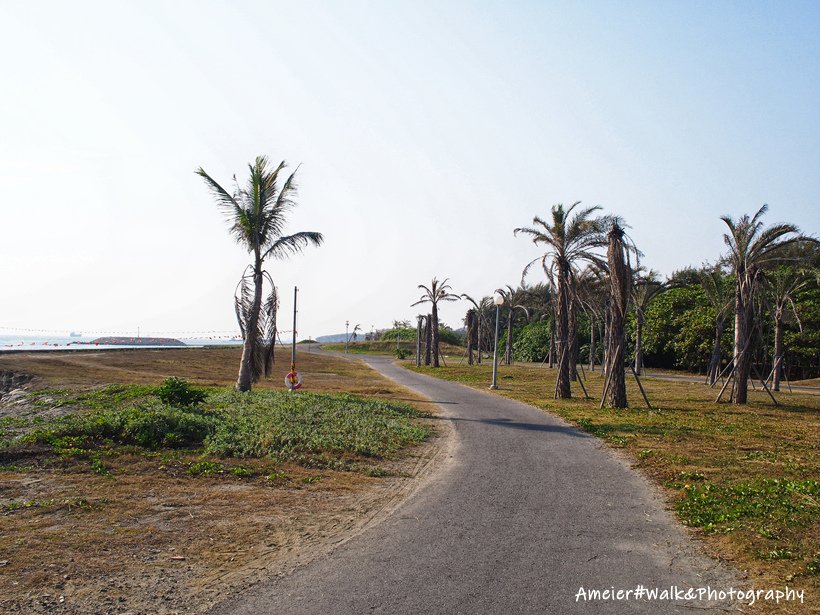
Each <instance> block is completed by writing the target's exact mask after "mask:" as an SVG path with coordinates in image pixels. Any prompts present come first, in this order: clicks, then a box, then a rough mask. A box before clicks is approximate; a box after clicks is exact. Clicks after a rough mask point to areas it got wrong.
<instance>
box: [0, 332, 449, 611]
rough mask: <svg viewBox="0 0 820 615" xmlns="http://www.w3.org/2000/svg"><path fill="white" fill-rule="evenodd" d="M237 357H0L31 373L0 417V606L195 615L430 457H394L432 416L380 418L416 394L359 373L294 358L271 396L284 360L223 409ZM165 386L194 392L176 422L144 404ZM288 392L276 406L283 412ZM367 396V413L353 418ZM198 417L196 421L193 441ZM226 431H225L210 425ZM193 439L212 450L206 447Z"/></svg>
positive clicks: (309, 357) (305, 552) (370, 507)
mask: <svg viewBox="0 0 820 615" xmlns="http://www.w3.org/2000/svg"><path fill="white" fill-rule="evenodd" d="M300 350H301V349H300ZM239 354H240V350H239V349H237V348H219V349H173V350H170V349H169V350H159V351H155V350H136V351H114V352H110V351H107V352H88V353H51V352H49V353H28V354H21V355H2V356H0V369H6V370H11V371H16V372H25V373H31V374H35V375H36V378H35V379H34V380H33V381H32V383H31V385H32V386H33V387H34V389H35V390H33V391H31V392H30V393H29V394H27V395H26V396H25V397H24V398H18V399H17V400H16V401H14V402H12V403H11V404H8V405H7V406H6V407H4V409H3V417H4V418H2V419H0V431H3V432H5V433H6V438H7V440H8V439H9V438H14V437H15V436H18V435H19V434H21V433H28V434H29V435H28V440H27V443H26V444H23V445H20V444H14V445H13V446H11V447H9V446H6V447H5V448H0V521H1V522H2V532H0V553H2V556H1V557H0V560H2V561H3V562H5V563H3V564H2V565H0V610H2V611H3V612H19V613H29V612H51V611H53V610H57V609H59V610H60V611H61V612H68V613H98V612H120V611H123V612H124V611H131V612H146V613H148V612H150V613H171V612H202V611H204V610H205V609H207V607H209V606H210V605H212V604H213V603H214V602H216V601H218V600H220V599H224V598H225V597H227V595H228V594H229V593H230V592H232V591H236V590H239V589H241V588H244V587H247V586H248V585H250V584H251V583H253V582H256V581H259V580H261V579H264V578H266V577H269V576H270V575H272V574H277V573H281V572H283V571H286V570H287V569H289V568H290V567H293V566H295V565H297V564H299V563H300V562H304V561H308V560H309V559H311V558H313V557H316V556H317V555H320V554H321V553H323V552H324V551H325V550H326V549H328V548H329V547H330V546H331V545H332V544H334V543H337V542H338V541H340V540H344V539H346V538H347V537H349V536H350V535H352V534H353V533H355V532H357V531H359V530H360V529H361V528H362V527H364V526H365V525H366V524H367V523H369V522H371V521H372V520H373V519H374V516H375V515H377V514H378V513H379V511H382V510H385V509H389V508H390V507H391V506H392V505H394V504H395V503H396V502H398V501H399V500H400V499H401V498H402V497H403V495H404V494H405V493H406V492H407V490H409V489H411V488H412V486H413V485H415V484H416V482H417V481H416V477H417V476H419V475H420V474H422V473H423V472H424V471H425V469H426V468H428V467H429V466H430V465H431V463H432V459H434V458H435V454H436V451H437V450H438V444H437V443H436V442H435V441H433V442H432V443H426V444H423V445H421V446H410V447H409V448H408V447H406V445H407V443H408V442H413V441H418V436H419V435H420V434H421V433H422V432H416V431H415V430H416V429H422V430H425V431H427V430H429V429H430V428H431V426H432V425H431V424H432V421H429V420H426V419H418V418H410V416H411V414H412V413H410V414H408V415H407V418H410V421H409V422H405V421H404V419H403V418H402V416H401V412H404V411H401V412H399V414H398V415H393V414H392V410H387V409H389V408H394V407H395V408H399V407H401V408H407V406H406V405H401V406H394V404H393V402H400V403H401V404H406V403H408V402H409V403H410V404H417V405H419V407H423V406H425V405H426V404H425V403H424V400H422V399H420V398H419V397H418V396H416V395H414V394H412V393H410V392H409V391H407V390H406V389H403V388H401V387H399V386H398V385H396V384H395V383H393V382H392V381H390V380H387V379H385V378H383V377H381V376H380V375H379V374H377V373H376V372H374V371H373V370H371V369H370V368H369V367H367V366H366V365H363V364H361V363H360V362H356V361H347V360H343V359H339V358H334V357H330V356H327V355H321V354H318V353H315V352H313V353H308V352H300V355H299V361H298V366H299V369H300V371H301V372H302V375H303V377H304V380H305V385H306V389H307V391H310V392H311V393H307V394H303V393H301V392H300V393H296V394H293V396H292V397H289V396H290V395H291V394H288V393H278V392H276V391H273V390H271V389H280V390H281V389H282V388H283V382H282V380H283V378H284V373H285V372H286V371H288V369H289V352H288V351H287V350H283V351H282V352H281V353H277V365H278V366H282V367H281V368H280V369H279V371H282V379H280V378H279V377H276V378H272V379H271V380H269V381H264V382H262V383H260V385H259V387H258V388H257V391H258V392H257V393H255V394H254V395H252V396H245V397H242V398H241V399H239V400H234V399H233V397H232V396H233V395H235V394H233V393H230V392H226V391H225V390H224V387H226V386H230V385H232V384H233V382H234V380H235V377H236V371H237V368H238V364H239ZM172 375H173V376H178V377H182V378H185V379H187V380H189V381H190V382H192V383H196V384H197V385H200V386H202V387H204V388H206V389H208V390H210V395H209V398H208V400H206V401H205V402H203V403H202V404H201V406H199V407H198V408H196V409H194V410H190V411H187V410H186V411H184V412H182V414H180V412H179V411H172V410H173V409H167V410H166V408H165V407H161V405H160V404H159V402H158V400H157V399H156V395H155V394H156V387H157V385H158V384H160V383H161V382H162V381H163V380H164V379H165V378H167V377H168V376H172ZM214 387H216V388H214ZM220 387H223V388H221V389H220ZM339 392H346V393H347V392H353V393H356V394H358V395H370V396H371V397H369V398H368V399H371V400H373V401H372V402H365V401H363V402H362V403H361V404H360V403H358V402H357V401H356V399H357V398H351V397H345V396H339V395H338V393H339ZM314 393H315V394H316V395H315V396H312V395H313V394H314ZM326 394H329V395H326ZM290 399H292V400H293V401H294V404H295V405H293V408H294V411H293V412H292V413H288V412H285V411H284V410H286V409H287V407H289V406H290V404H289V402H288V400H290ZM348 400H349V401H348ZM380 400H381V401H380ZM314 402H315V403H314ZM386 402H390V403H386ZM368 403H370V404H371V405H372V408H373V412H374V413H375V414H373V415H372V417H371V415H369V414H368V412H369V410H368V411H367V412H365V413H364V414H362V413H361V412H359V411H358V410H357V408H359V407H360V406H361V408H370V407H371V406H368V405H367V404H368ZM3 404H4V402H3V400H0V406H3ZM133 406H136V407H137V408H139V409H140V411H139V412H134V411H132V410H131V409H130V408H132V407H133ZM297 406H298V408H297ZM382 408H383V409H385V410H387V413H386V414H384V413H382V412H381V409H382ZM407 412H410V410H407ZM64 413H67V416H65V417H61V416H60V415H61V414H64ZM186 413H187V414H186ZM132 414H133V416H132ZM148 415H150V416H151V417H153V418H152V420H154V418H155V419H157V420H161V421H166V420H170V419H174V417H177V415H179V416H181V417H182V418H183V419H184V418H185V417H188V416H190V417H194V419H195V421H194V425H193V427H194V428H193V429H189V427H190V425H188V424H187V423H185V424H183V425H182V427H180V428H179V429H180V431H179V434H180V437H179V438H177V439H171V440H170V441H165V440H161V439H152V438H153V436H154V435H155V434H154V431H153V430H152V429H153V427H152V426H153V423H151V422H149V423H148V424H147V426H146V424H144V422H143V421H142V419H144V418H145V417H146V416H148ZM154 415H156V416H154ZM166 415H167V416H166ZM200 420H202V421H204V423H203V424H204V425H205V427H208V429H206V430H205V431H203V432H202V433H200V432H198V431H197V429H198V426H199V425H200V422H199V421H200ZM129 421H130V422H129ZM161 421H160V423H159V424H165V423H162V422H161ZM232 421H236V424H237V426H239V427H241V429H239V432H237V433H241V434H242V437H237V436H236V433H234V430H231V429H228V428H227V427H229V425H230V424H231V422H232ZM312 421H319V423H317V424H316V425H315V426H314V427H311V425H308V424H307V423H310V422H312ZM134 425H136V427H134ZM219 425H223V427H219ZM402 425H404V427H402ZM209 426H210V427H209ZM211 427H213V428H212V429H211ZM397 428H398V430H397ZM408 429H409V431H406V430H408ZM337 432H338V433H337ZM354 432H355V433H356V434H358V435H357V436H356V437H355V438H354V437H351V434H353V433H354ZM288 433H290V435H288ZM142 434H147V436H146V438H147V439H145V440H144V442H145V445H144V446H142V445H138V444H139V442H142V441H141V440H138V438H139V437H142ZM391 434H392V435H391ZM359 436H361V437H359ZM406 436H410V437H409V439H407V438H406ZM188 437H190V438H193V440H190V441H189V440H186V439H185V438H188ZM198 437H202V438H205V440H204V444H203V445H201V446H200V445H199V444H197V440H196V438H198ZM135 438H136V440H135ZM207 438H213V439H212V440H207ZM277 438H280V440H277ZM396 438H398V439H396ZM0 439H2V434H0ZM200 441H201V440H200ZM285 441H286V442H287V443H288V446H287V447H284V448H282V446H280V445H279V444H277V442H279V443H280V444H281V443H282V442H285ZM208 442H211V443H212V444H213V446H214V447H215V448H214V451H217V450H220V451H222V453H219V454H217V453H213V454H207V453H206V450H207V443H208ZM7 444H8V442H7ZM239 444H248V446H247V449H243V452H242V453H241V454H242V455H244V456H240V457H237V456H221V455H225V454H229V451H228V449H229V448H231V447H232V446H238V445H239ZM152 446H154V447H155V448H152ZM169 446H170V447H171V448H169ZM402 446H405V448H404V449H401V447H402ZM266 447H267V448H266ZM274 449H275V450H274ZM280 449H281V450H280ZM398 449H401V450H398ZM230 453H231V454H234V453H236V451H230ZM280 453H281V454H280Z"/></svg>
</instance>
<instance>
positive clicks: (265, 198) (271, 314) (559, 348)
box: [197, 156, 817, 407]
mask: <svg viewBox="0 0 820 615" xmlns="http://www.w3.org/2000/svg"><path fill="white" fill-rule="evenodd" d="M248 166H249V177H248V180H247V182H246V184H245V185H244V186H240V185H239V183H238V182H237V181H236V176H234V189H233V191H232V192H229V191H228V190H226V189H225V188H223V187H222V186H221V185H220V184H219V183H218V182H217V181H215V180H214V179H213V178H212V177H211V176H210V175H208V173H206V172H205V170H204V169H202V168H199V169H198V170H197V174H198V175H200V176H201V177H202V178H203V180H204V181H205V183H206V185H207V187H208V189H209V190H210V192H211V194H212V196H213V197H214V200H215V201H216V203H217V205H218V206H219V207H220V208H221V209H222V211H223V213H224V214H225V215H226V217H227V219H228V222H229V223H230V233H231V235H232V236H233V237H234V239H235V240H236V241H237V243H239V244H240V245H241V246H242V247H244V248H245V249H246V250H247V251H248V253H249V254H251V255H252V257H253V260H252V263H251V264H250V265H248V267H247V268H246V270H245V272H244V273H243V274H242V276H241V278H240V281H239V284H238V285H237V290H236V293H235V298H234V304H235V311H236V316H237V321H238V323H239V327H240V330H241V332H242V337H243V348H242V358H241V361H240V368H239V375H238V377H237V383H236V388H237V389H238V390H240V391H249V390H250V389H251V386H252V384H253V383H254V382H256V381H258V379H259V378H260V377H261V375H262V374H263V373H264V374H266V375H269V374H270V370H271V365H272V363H273V359H274V355H273V345H274V341H275V338H276V333H277V324H276V322H277V321H276V314H277V310H278V305H279V298H278V293H277V289H276V286H275V284H274V283H273V279H272V277H271V276H270V274H269V273H268V272H267V271H266V270H265V269H264V264H265V262H266V260H268V259H271V258H273V259H282V258H286V257H288V256H290V255H293V254H296V253H299V252H301V251H302V250H303V249H304V248H305V247H307V246H308V245H315V246H320V245H321V244H322V242H323V236H322V234H321V233H318V232H315V231H301V232H297V233H293V234H289V235H286V234H284V229H285V224H286V219H287V214H288V212H289V211H290V210H292V209H293V207H295V205H296V203H295V200H294V197H295V195H296V191H297V186H296V179H295V178H296V171H293V172H290V173H289V174H287V173H286V171H285V169H286V168H287V164H286V163H285V162H284V161H282V162H280V163H279V164H278V165H276V166H272V165H271V164H270V163H269V161H268V159H267V158H266V157H265V156H259V157H257V158H256V160H255V161H254V163H252V164H250V165H248ZM297 170H298V168H297ZM285 175H287V176H286V177H284V176H285ZM283 177H284V182H282V183H281V186H280V182H281V180H282V178H283ZM579 205H580V202H576V203H573V204H572V205H571V206H570V207H568V208H565V207H564V206H563V204H557V205H555V206H553V207H552V208H551V211H550V213H551V217H550V218H549V219H548V220H544V219H542V218H540V217H538V216H536V217H534V218H533V225H532V226H529V227H519V228H516V229H514V231H513V232H514V234H515V235H518V234H519V233H520V234H522V235H524V236H527V237H529V238H530V239H531V240H532V241H533V242H534V243H535V244H536V245H539V246H541V245H543V246H545V247H546V251H545V252H544V253H543V254H542V255H541V256H539V257H538V258H536V259H534V260H533V261H531V262H530V263H528V264H527V265H526V266H525V268H524V270H523V272H522V285H521V287H520V288H518V289H514V288H513V287H512V286H509V285H508V286H506V287H505V288H499V289H497V290H496V292H497V293H498V294H500V295H501V296H502V297H503V299H504V304H505V306H506V307H507V310H508V316H507V344H506V352H505V361H506V362H507V364H511V363H512V360H513V356H512V336H513V326H514V321H515V318H516V315H517V314H519V313H520V314H522V315H524V316H525V317H526V318H527V320H529V319H530V318H531V316H532V314H531V313H530V309H529V303H530V302H531V300H532V291H531V290H530V289H528V288H527V287H526V286H525V285H524V283H523V280H524V279H525V278H526V276H527V274H528V272H529V271H530V270H531V268H532V267H533V266H534V265H536V264H540V265H541V269H542V270H543V272H544V273H545V274H546V280H547V281H546V284H544V285H543V286H541V287H539V294H542V295H543V296H544V297H545V299H546V304H547V305H549V306H550V308H551V309H550V310H548V311H546V312H545V313H542V314H541V318H549V319H550V320H551V324H553V325H554V326H552V327H551V334H552V335H553V336H554V338H553V339H554V343H555V354H557V367H558V374H557V379H556V388H555V396H556V398H561V399H563V398H568V397H570V396H571V385H570V382H571V381H572V380H573V379H574V378H576V377H577V374H576V372H575V370H576V366H577V358H578V342H577V340H578V335H577V323H578V319H577V315H578V310H579V309H580V310H583V311H584V312H585V313H586V314H587V316H588V318H589V321H590V327H591V330H590V357H591V364H590V367H591V368H592V369H594V365H595V358H594V357H595V355H596V352H595V328H596V322H600V321H603V322H604V332H605V333H604V338H605V339H604V366H605V374H606V379H607V383H608V384H607V385H606V386H605V391H604V397H605V398H607V400H608V403H610V404H611V405H614V406H615V407H621V404H622V403H623V404H624V405H625V403H626V397H625V390H623V391H622V389H623V385H622V380H623V373H622V372H623V364H624V360H625V357H624V356H623V355H624V352H625V348H626V346H625V334H624V330H623V329H624V324H625V315H626V310H627V304H628V303H629V302H631V304H632V306H633V308H634V311H635V319H636V330H635V356H634V367H633V369H634V370H635V372H636V373H640V372H641V371H642V369H643V349H642V331H643V327H644V326H645V324H646V310H647V308H648V306H649V304H650V303H651V302H652V300H653V299H654V298H655V297H657V296H658V295H659V294H660V293H662V292H663V291H664V290H665V289H666V285H665V284H663V283H661V282H660V280H659V279H658V276H657V273H656V272H653V271H651V270H649V271H644V270H643V268H642V267H641V266H640V265H639V263H638V258H639V256H640V252H639V251H638V250H637V248H636V247H635V246H634V244H632V243H631V241H630V240H629V238H628V236H627V235H626V233H625V231H624V229H625V227H626V225H625V224H624V223H623V221H622V220H620V219H619V218H617V217H614V216H600V215H596V214H597V212H599V211H600V210H601V208H600V207H599V206H595V207H586V208H580V209H578V206H579ZM767 210H768V207H767V206H766V205H763V206H762V207H761V208H760V209H759V210H758V211H757V212H756V213H755V214H754V215H753V216H749V215H743V216H741V217H740V218H738V219H737V220H734V219H733V218H731V217H730V216H723V217H722V218H721V219H722V220H723V222H724V223H725V224H726V226H727V227H728V232H726V233H725V234H724V236H723V239H724V242H725V243H726V246H727V248H728V254H726V255H725V256H724V257H722V259H721V260H720V261H719V262H718V264H717V265H715V266H714V267H712V268H711V269H707V270H705V271H704V272H703V273H702V274H701V275H700V282H701V285H702V287H703V290H704V294H705V295H706V297H707V298H708V300H709V301H710V303H711V304H712V306H713V307H714V311H715V314H716V316H715V344H714V348H713V352H712V357H711V360H710V364H709V369H708V380H709V381H710V382H712V383H714V382H715V381H716V380H717V378H718V376H719V371H720V365H721V354H722V353H721V348H720V339H721V336H722V332H723V329H724V326H725V320H726V318H727V316H728V313H729V311H730V309H732V307H733V308H734V349H733V354H732V359H731V362H730V365H731V368H732V381H733V386H732V392H731V394H730V396H731V400H732V401H733V402H734V403H738V404H742V403H746V401H747V397H748V381H749V376H750V372H751V370H752V352H751V341H752V337H753V333H754V330H755V327H759V326H760V325H759V322H757V321H756V314H757V311H756V310H755V305H756V301H757V300H759V296H760V290H761V288H763V286H764V285H767V286H768V288H769V289H770V291H771V294H772V296H773V297H774V300H773V313H774V318H775V342H774V346H775V348H774V365H773V370H772V374H771V377H772V385H773V388H774V389H775V390H777V389H778V388H779V384H780V382H779V380H780V369H779V367H780V365H781V364H782V358H783V318H784V315H785V313H786V311H787V310H788V308H789V307H791V308H792V311H794V304H793V299H792V298H793V297H794V294H795V293H796V292H797V291H798V290H800V289H801V288H803V287H804V286H805V285H806V284H807V283H808V282H809V280H811V279H812V276H813V275H816V273H813V272H810V271H807V270H805V269H801V268H800V267H793V266H792V267H783V265H784V264H789V263H791V264H793V263H794V262H796V261H799V260H800V259H801V257H802V255H803V253H804V250H803V248H804V247H805V245H806V244H808V243H814V244H816V243H817V241H816V240H815V239H814V238H811V237H806V236H805V235H802V234H801V233H800V231H799V228H798V227H797V226H795V225H793V224H775V225H772V226H769V227H765V226H764V224H763V221H762V218H763V216H764V214H765V213H766V212H767ZM604 252H605V253H604ZM633 256H634V258H635V264H634V266H633V264H632V257H633ZM726 267H727V268H728V270H729V271H728V272H729V274H730V275H731V279H733V280H734V288H733V289H731V288H730V286H729V284H727V282H726V276H725V275H724V274H723V269H724V268H726ZM266 284H267V286H268V287H269V289H268V291H267V294H266V293H265V289H264V286H265V285H266ZM419 289H420V290H422V291H423V294H422V296H421V298H420V299H419V300H418V301H416V302H415V303H413V305H414V306H415V305H420V304H423V303H429V304H430V305H431V312H430V314H429V315H428V317H427V318H426V319H425V320H426V321H427V331H428V332H429V333H428V335H429V337H430V342H429V343H428V344H427V347H428V354H429V355H432V357H431V360H432V364H433V365H434V366H435V367H438V366H439V356H440V353H439V317H438V305H439V303H440V302H442V301H456V300H458V299H460V298H464V299H467V300H468V301H469V302H470V303H471V304H472V305H473V308H472V309H471V310H469V311H468V315H467V324H468V331H467V338H468V355H469V362H470V363H472V362H473V357H472V349H473V345H475V346H476V348H477V350H478V362H481V356H482V352H483V350H484V349H485V348H486V347H487V345H488V341H489V338H490V335H488V333H489V331H490V327H491V325H490V317H489V315H488V312H491V307H490V306H491V303H490V300H489V298H484V299H482V300H481V301H476V300H475V299H473V298H472V297H469V296H468V295H461V296H459V295H456V294H454V293H453V292H452V288H451V287H450V285H449V284H448V280H447V279H445V280H444V281H443V282H439V281H438V280H437V279H436V278H433V280H432V283H431V285H430V286H429V287H428V286H425V285H419ZM731 290H733V293H731V292H730V291H731ZM732 295H733V296H732ZM420 322H421V320H420ZM552 355H553V352H552V344H551V351H550V364H552V359H553V356H552ZM428 362H429V360H428ZM767 380H768V379H767ZM609 383H611V384H609ZM622 393H623V396H622V395H621V394H622ZM621 397H623V398H621Z"/></svg>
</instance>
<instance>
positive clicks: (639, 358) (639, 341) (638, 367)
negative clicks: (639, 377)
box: [635, 308, 644, 374]
mask: <svg viewBox="0 0 820 615" xmlns="http://www.w3.org/2000/svg"><path fill="white" fill-rule="evenodd" d="M643 322H644V321H643V310H641V309H640V308H639V309H637V310H636V312H635V372H636V373H637V374H642V373H643Z"/></svg>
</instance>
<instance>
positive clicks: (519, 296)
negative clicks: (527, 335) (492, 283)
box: [495, 284, 530, 365]
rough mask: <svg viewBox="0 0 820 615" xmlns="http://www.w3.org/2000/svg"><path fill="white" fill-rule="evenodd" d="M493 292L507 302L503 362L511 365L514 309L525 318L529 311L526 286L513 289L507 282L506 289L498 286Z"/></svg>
mask: <svg viewBox="0 0 820 615" xmlns="http://www.w3.org/2000/svg"><path fill="white" fill-rule="evenodd" d="M495 292H497V293H498V294H499V295H501V297H502V298H503V299H504V303H506V304H507V309H508V310H509V313H508V315H507V345H506V348H505V352H504V362H505V363H506V364H507V365H512V335H513V322H514V321H515V310H520V311H522V312H524V314H525V315H526V316H527V318H529V317H530V311H529V309H528V308H527V306H526V305H525V304H526V301H527V299H529V297H528V296H527V289H526V288H517V289H513V287H512V286H510V285H509V284H507V287H506V290H505V289H503V288H498V289H496V291H495Z"/></svg>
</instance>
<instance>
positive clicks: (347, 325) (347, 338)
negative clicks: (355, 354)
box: [345, 320, 350, 354]
mask: <svg viewBox="0 0 820 615" xmlns="http://www.w3.org/2000/svg"><path fill="white" fill-rule="evenodd" d="M349 327H350V321H349V320H346V321H345V354H347V343H348V342H349V341H350V334H349V333H348V332H347V330H348V328H349Z"/></svg>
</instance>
